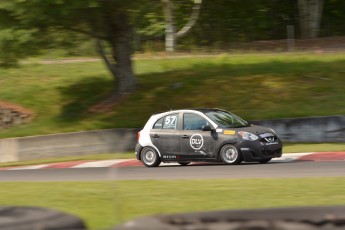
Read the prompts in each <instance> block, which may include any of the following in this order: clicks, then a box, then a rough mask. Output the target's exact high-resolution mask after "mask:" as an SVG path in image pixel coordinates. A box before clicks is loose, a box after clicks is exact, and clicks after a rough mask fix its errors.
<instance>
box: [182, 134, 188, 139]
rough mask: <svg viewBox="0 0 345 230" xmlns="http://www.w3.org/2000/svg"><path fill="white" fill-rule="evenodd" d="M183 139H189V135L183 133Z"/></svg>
mask: <svg viewBox="0 0 345 230" xmlns="http://www.w3.org/2000/svg"><path fill="white" fill-rule="evenodd" d="M181 137H182V138H183V139H187V138H189V136H188V135H182V136H181Z"/></svg>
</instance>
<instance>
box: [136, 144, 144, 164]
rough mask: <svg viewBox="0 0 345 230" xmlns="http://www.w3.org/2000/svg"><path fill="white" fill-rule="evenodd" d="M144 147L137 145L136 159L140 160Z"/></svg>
mask: <svg viewBox="0 0 345 230" xmlns="http://www.w3.org/2000/svg"><path fill="white" fill-rule="evenodd" d="M143 148H144V147H143V146H141V145H140V144H139V143H137V144H136V146H135V157H136V158H137V159H138V160H140V152H141V150H142V149H143Z"/></svg>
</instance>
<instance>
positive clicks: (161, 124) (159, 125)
mask: <svg viewBox="0 0 345 230" xmlns="http://www.w3.org/2000/svg"><path fill="white" fill-rule="evenodd" d="M163 119H164V117H162V118H161V119H159V120H158V121H156V123H155V124H154V125H153V129H162V128H163Z"/></svg>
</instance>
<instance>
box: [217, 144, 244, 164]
mask: <svg viewBox="0 0 345 230" xmlns="http://www.w3.org/2000/svg"><path fill="white" fill-rule="evenodd" d="M220 158H221V159H222V161H223V162H224V163H226V164H229V165H238V164H239V163H241V161H242V155H241V154H240V153H239V152H238V150H237V148H236V147H235V146H233V145H229V144H226V145H224V146H223V147H222V148H221V150H220Z"/></svg>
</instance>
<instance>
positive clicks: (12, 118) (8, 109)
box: [0, 101, 34, 129]
mask: <svg viewBox="0 0 345 230" xmlns="http://www.w3.org/2000/svg"><path fill="white" fill-rule="evenodd" d="M33 117H34V113H33V112H32V111H31V110H29V109H27V108H24V107H22V106H20V105H16V104H13V103H9V102H4V101H0V129H1V128H9V127H12V126H13V125H20V124H24V123H27V122H30V121H31V120H32V118H33Z"/></svg>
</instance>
